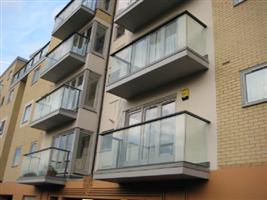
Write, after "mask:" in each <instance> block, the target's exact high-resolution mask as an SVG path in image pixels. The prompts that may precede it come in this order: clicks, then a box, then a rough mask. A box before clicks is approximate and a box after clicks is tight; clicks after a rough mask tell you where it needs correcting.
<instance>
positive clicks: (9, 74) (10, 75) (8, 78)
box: [7, 71, 12, 81]
mask: <svg viewBox="0 0 267 200" xmlns="http://www.w3.org/2000/svg"><path fill="white" fill-rule="evenodd" d="M11 78H12V71H10V72H9V73H8V77H7V80H8V81H9V80H10V79H11Z"/></svg>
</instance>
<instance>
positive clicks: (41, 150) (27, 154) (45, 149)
mask: <svg viewBox="0 0 267 200" xmlns="http://www.w3.org/2000/svg"><path fill="white" fill-rule="evenodd" d="M50 149H55V150H59V151H64V152H67V153H70V151H68V150H66V149H61V148H57V147H48V148H44V149H40V150H38V151H34V152H31V153H26V154H24V156H29V155H32V154H36V153H40V152H43V151H47V150H50Z"/></svg>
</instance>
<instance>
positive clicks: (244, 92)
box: [240, 63, 267, 107]
mask: <svg viewBox="0 0 267 200" xmlns="http://www.w3.org/2000/svg"><path fill="white" fill-rule="evenodd" d="M263 69H267V63H263V64H260V65H257V66H253V67H250V68H247V69H244V70H241V71H240V79H241V96H242V107H248V106H253V105H257V104H260V103H266V102H267V98H264V99H259V100H256V101H251V102H249V101H248V95H247V81H246V75H248V74H251V73H253V72H257V71H260V70H263Z"/></svg>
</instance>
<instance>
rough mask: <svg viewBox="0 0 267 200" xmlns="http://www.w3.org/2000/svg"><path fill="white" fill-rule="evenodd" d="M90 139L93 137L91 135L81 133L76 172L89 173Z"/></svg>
mask: <svg viewBox="0 0 267 200" xmlns="http://www.w3.org/2000/svg"><path fill="white" fill-rule="evenodd" d="M90 139H91V136H90V135H89V134H87V133H84V132H80V134H79V140H78V146H77V153H76V159H75V172H77V173H79V172H80V173H83V172H84V173H86V172H87V167H88V162H89V160H90V155H89V152H90ZM82 171H83V172H82Z"/></svg>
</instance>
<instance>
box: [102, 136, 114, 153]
mask: <svg viewBox="0 0 267 200" xmlns="http://www.w3.org/2000/svg"><path fill="white" fill-rule="evenodd" d="M101 138H102V139H101V147H100V149H101V151H110V150H111V149H112V134H110V135H106V136H105V137H101Z"/></svg>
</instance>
